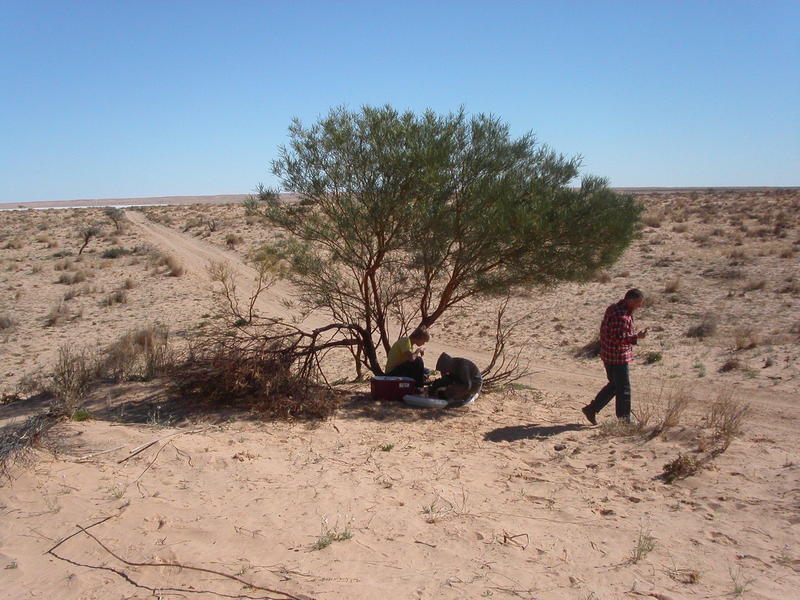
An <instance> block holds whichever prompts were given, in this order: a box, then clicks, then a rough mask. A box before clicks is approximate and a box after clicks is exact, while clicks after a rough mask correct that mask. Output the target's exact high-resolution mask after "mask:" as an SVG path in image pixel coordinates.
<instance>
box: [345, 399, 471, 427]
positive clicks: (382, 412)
mask: <svg viewBox="0 0 800 600" xmlns="http://www.w3.org/2000/svg"><path fill="white" fill-rule="evenodd" d="M463 415H464V413H463V412H462V411H461V410H459V409H458V408H451V409H443V408H421V407H417V406H409V405H408V404H406V403H405V402H403V401H402V400H375V399H374V398H372V396H371V395H370V394H369V393H363V394H352V395H350V397H349V398H347V399H346V400H344V402H343V403H342V404H341V405H340V406H339V410H338V411H337V412H336V418H337V419H352V420H362V419H368V420H372V421H403V422H407V423H414V422H417V421H448V420H450V419H454V418H458V417H462V416H463Z"/></svg>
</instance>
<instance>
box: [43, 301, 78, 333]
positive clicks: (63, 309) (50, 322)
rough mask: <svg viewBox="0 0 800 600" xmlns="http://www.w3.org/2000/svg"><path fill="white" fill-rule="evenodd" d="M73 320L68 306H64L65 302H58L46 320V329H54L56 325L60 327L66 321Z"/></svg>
mask: <svg viewBox="0 0 800 600" xmlns="http://www.w3.org/2000/svg"><path fill="white" fill-rule="evenodd" d="M72 318H73V315H72V313H71V312H70V311H69V308H67V305H66V304H64V300H59V301H58V302H56V303H55V304H54V305H53V307H52V308H51V309H50V312H48V313H47V315H46V316H45V318H44V324H45V327H53V326H54V325H60V324H62V323H64V322H66V321H69V320H70V319H72Z"/></svg>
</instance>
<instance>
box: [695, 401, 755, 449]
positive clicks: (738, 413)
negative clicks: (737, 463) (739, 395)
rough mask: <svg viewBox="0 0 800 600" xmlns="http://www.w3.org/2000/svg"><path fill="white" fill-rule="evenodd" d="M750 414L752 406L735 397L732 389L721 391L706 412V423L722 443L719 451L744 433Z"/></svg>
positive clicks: (716, 438) (726, 447)
mask: <svg viewBox="0 0 800 600" xmlns="http://www.w3.org/2000/svg"><path fill="white" fill-rule="evenodd" d="M749 415H750V407H749V406H748V405H747V404H746V403H745V402H744V401H742V400H737V399H736V398H734V397H733V393H732V392H731V391H730V390H723V391H722V392H720V393H719V395H718V396H717V398H716V399H715V400H714V401H713V402H712V403H711V406H709V408H708V412H707V413H706V424H707V426H708V427H711V428H712V429H713V430H714V439H715V440H716V441H717V442H718V443H719V444H720V449H719V450H718V452H717V453H719V452H721V451H725V450H727V449H728V446H730V444H731V441H733V438H735V437H736V436H737V435H739V434H740V433H742V429H743V425H744V423H745V421H746V420H747V418H748V416H749Z"/></svg>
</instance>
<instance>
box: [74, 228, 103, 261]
mask: <svg viewBox="0 0 800 600" xmlns="http://www.w3.org/2000/svg"><path fill="white" fill-rule="evenodd" d="M98 235H100V229H98V228H97V227H83V228H82V229H81V230H80V231H79V232H78V237H79V238H80V240H81V242H83V243H82V244H81V247H80V249H79V250H78V256H80V255H81V254H83V251H84V250H86V246H88V245H89V242H90V241H92V238H94V237H97V236H98Z"/></svg>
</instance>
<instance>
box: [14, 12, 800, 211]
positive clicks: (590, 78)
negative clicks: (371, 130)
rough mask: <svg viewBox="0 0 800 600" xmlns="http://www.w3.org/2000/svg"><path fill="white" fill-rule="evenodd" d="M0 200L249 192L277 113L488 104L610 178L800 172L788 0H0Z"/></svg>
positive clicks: (282, 136)
mask: <svg viewBox="0 0 800 600" xmlns="http://www.w3.org/2000/svg"><path fill="white" fill-rule="evenodd" d="M0 11H1V12H0V202H23V201H33V200H66V199H78V198H104V197H135V196H162V195H195V194H225V193H247V192H250V191H252V189H253V188H254V186H255V185H256V184H257V183H259V182H263V183H265V184H267V185H275V184H276V183H277V182H276V180H275V179H274V178H273V176H272V175H271V174H270V172H269V162H270V160H271V159H272V158H274V157H275V155H276V149H277V147H278V146H279V145H280V144H283V143H285V142H286V140H287V127H288V125H289V123H290V120H291V119H292V117H295V116H297V117H299V118H300V119H302V120H303V121H304V122H306V123H311V122H313V121H314V120H315V119H316V118H317V117H319V116H320V115H322V114H325V113H327V111H328V109H329V108H330V107H332V106H336V105H341V104H344V105H346V106H348V107H350V108H353V109H357V108H358V107H360V106H361V105H364V104H373V105H376V104H384V103H389V104H392V105H394V106H395V107H397V108H399V109H413V110H416V111H421V110H423V109H425V108H432V109H434V110H436V111H439V112H447V111H451V110H455V109H457V108H458V107H459V106H461V105H463V106H464V107H465V108H466V110H467V112H469V113H478V112H486V113H492V114H494V115H496V116H498V117H500V118H502V119H503V120H505V121H506V122H508V123H509V124H510V126H511V128H512V130H513V131H514V132H515V134H522V133H523V132H526V131H534V132H535V133H536V134H537V137H538V138H539V139H540V140H541V141H542V142H545V143H547V144H549V145H550V146H552V147H554V148H555V149H556V150H558V151H560V152H563V153H565V154H568V155H573V154H581V155H582V156H583V157H584V172H585V173H591V174H596V175H602V176H605V177H608V178H609V179H610V181H611V184H612V185H614V186H749V185H758V186H761V185H767V186H787V185H800V1H796V0H795V1H790V2H778V1H770V0H762V1H760V2H755V1H751V2H742V1H737V0H721V1H701V0H697V1H692V2H678V1H674V0H673V1H668V2H655V1H641V0H637V1H631V2H622V1H620V2H610V1H609V2H603V1H600V0H595V1H590V0H586V1H583V2H577V1H576V2H570V1H559V2H533V1H530V2H504V1H485V2H468V1H460V2H453V1H440V0H428V1H427V2H406V1H403V2H400V1H394V2H381V1H379V0H372V1H368V2H355V1H352V2H343V1H333V0H328V1H321V2H312V1H302V0H295V1H262V2H243V1H234V0H228V1H220V2H203V1H191V2H189V1H186V2H178V1H158V2H147V1H141V0H140V1H136V2H115V1H111V0H104V1H102V2H91V1H81V2H73V1H68V0H63V1H61V2H43V1H35V0H34V1H26V0H18V1H16V2H9V1H6V0H0Z"/></svg>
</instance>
